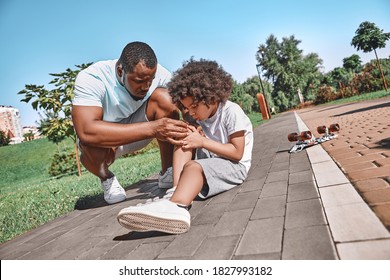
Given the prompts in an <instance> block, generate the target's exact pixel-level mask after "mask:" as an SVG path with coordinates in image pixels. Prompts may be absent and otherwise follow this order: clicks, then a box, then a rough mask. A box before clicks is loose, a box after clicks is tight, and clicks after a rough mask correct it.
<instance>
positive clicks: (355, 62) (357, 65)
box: [343, 54, 362, 73]
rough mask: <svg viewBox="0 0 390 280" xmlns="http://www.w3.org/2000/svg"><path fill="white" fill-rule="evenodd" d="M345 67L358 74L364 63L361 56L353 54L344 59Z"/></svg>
mask: <svg viewBox="0 0 390 280" xmlns="http://www.w3.org/2000/svg"><path fill="white" fill-rule="evenodd" d="M343 67H344V68H345V69H346V70H347V71H350V72H353V73H358V72H360V71H361V69H362V61H361V59H360V56H359V55H357V54H353V55H351V56H349V57H346V58H344V59H343Z"/></svg>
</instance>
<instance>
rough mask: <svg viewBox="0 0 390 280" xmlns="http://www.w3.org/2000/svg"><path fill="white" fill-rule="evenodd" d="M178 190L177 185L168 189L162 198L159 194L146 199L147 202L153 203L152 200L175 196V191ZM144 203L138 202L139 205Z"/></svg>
mask: <svg viewBox="0 0 390 280" xmlns="http://www.w3.org/2000/svg"><path fill="white" fill-rule="evenodd" d="M175 190H176V187H173V188H170V189H167V190H166V192H165V194H164V196H163V197H162V198H159V197H158V196H156V197H154V198H149V199H147V200H146V202H145V203H151V202H153V201H154V202H156V201H158V200H160V199H168V200H169V199H171V197H172V196H173V193H174V192H175ZM141 204H142V203H138V204H137V206H139V205H141Z"/></svg>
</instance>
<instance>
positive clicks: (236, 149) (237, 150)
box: [183, 127, 245, 161]
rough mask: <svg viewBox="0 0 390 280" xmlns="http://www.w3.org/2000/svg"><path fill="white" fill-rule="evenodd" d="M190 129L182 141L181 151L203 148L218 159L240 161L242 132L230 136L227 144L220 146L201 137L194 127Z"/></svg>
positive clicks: (218, 143)
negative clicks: (190, 131)
mask: <svg viewBox="0 0 390 280" xmlns="http://www.w3.org/2000/svg"><path fill="white" fill-rule="evenodd" d="M190 129H191V130H192V133H190V134H189V135H188V136H187V137H186V138H185V139H184V140H183V149H195V148H205V149H206V150H209V151H210V152H212V153H214V154H216V155H218V156H220V157H223V158H226V159H229V160H232V161H240V160H241V158H242V156H243V154H244V147H245V132H244V131H243V130H241V131H237V132H235V133H233V134H231V135H230V137H229V143H226V144H222V143H220V142H216V141H214V140H211V139H209V138H206V137H203V136H201V135H200V133H199V132H198V131H197V130H196V128H194V127H190Z"/></svg>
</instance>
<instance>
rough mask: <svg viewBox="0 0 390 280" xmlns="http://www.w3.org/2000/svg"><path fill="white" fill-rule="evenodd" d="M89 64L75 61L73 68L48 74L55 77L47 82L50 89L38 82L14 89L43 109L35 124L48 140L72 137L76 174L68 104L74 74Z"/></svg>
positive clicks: (73, 133)
mask: <svg viewBox="0 0 390 280" xmlns="http://www.w3.org/2000/svg"><path fill="white" fill-rule="evenodd" d="M91 64H92V63H88V64H82V65H76V67H77V68H78V69H77V70H71V69H70V68H68V69H66V71H65V72H62V73H59V74H50V75H51V76H53V77H55V78H54V79H53V80H52V81H51V82H50V83H49V84H52V85H54V88H53V89H50V90H48V89H46V88H45V87H44V86H42V85H41V86H37V85H26V86H25V89H24V90H21V91H20V92H19V93H18V94H21V95H24V98H23V99H22V100H21V101H22V102H26V103H29V102H30V101H31V106H32V107H33V109H34V110H39V109H43V110H44V113H45V115H46V118H45V119H44V120H43V121H41V123H40V126H39V127H38V130H39V131H40V132H41V134H42V135H44V136H47V138H48V139H49V140H50V141H52V142H54V143H56V144H58V143H59V142H61V141H62V140H64V139H65V138H66V137H70V138H71V139H72V140H73V143H74V148H75V151H76V153H75V154H76V161H77V167H78V172H79V175H81V167H80V161H79V158H78V148H77V145H76V139H77V136H76V133H75V130H74V128H73V123H72V119H71V106H72V99H73V96H74V93H73V90H74V84H75V80H76V77H77V74H78V73H79V72H80V71H81V70H82V69H85V68H87V67H88V66H89V65H91Z"/></svg>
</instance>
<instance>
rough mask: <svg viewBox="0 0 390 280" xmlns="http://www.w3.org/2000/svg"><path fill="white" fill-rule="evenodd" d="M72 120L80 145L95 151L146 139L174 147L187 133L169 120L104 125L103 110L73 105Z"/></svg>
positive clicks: (180, 124)
mask: <svg viewBox="0 0 390 280" xmlns="http://www.w3.org/2000/svg"><path fill="white" fill-rule="evenodd" d="M72 119H73V124H74V127H75V129H76V132H77V135H78V137H79V139H80V141H81V142H82V143H83V144H85V145H90V146H95V147H117V146H120V145H124V144H128V143H132V142H136V141H139V140H144V139H148V138H158V139H163V140H167V141H169V142H171V143H172V144H178V143H180V142H178V141H175V140H173V139H175V138H182V137H185V135H186V133H187V128H186V124H184V123H183V122H181V121H177V120H173V119H170V118H161V119H158V120H155V121H149V122H143V123H134V124H120V123H111V122H106V121H103V109H102V108H101V107H96V106H77V105H73V107H72Z"/></svg>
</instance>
